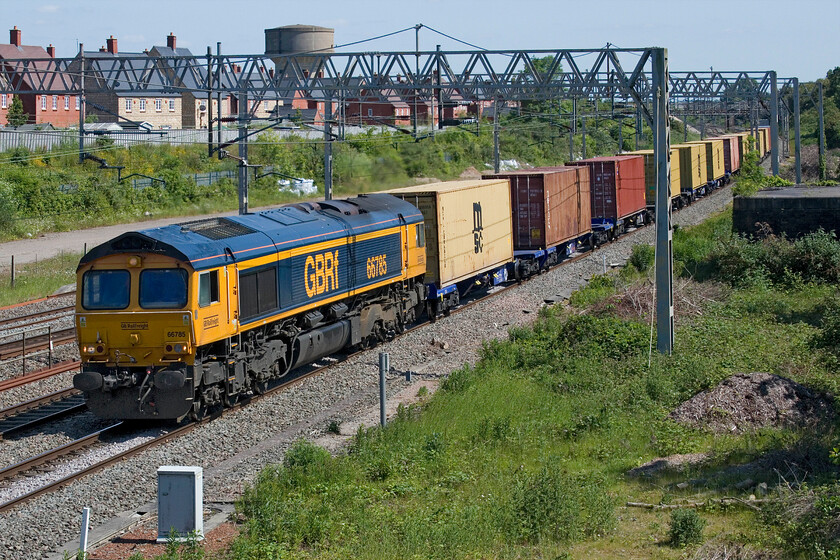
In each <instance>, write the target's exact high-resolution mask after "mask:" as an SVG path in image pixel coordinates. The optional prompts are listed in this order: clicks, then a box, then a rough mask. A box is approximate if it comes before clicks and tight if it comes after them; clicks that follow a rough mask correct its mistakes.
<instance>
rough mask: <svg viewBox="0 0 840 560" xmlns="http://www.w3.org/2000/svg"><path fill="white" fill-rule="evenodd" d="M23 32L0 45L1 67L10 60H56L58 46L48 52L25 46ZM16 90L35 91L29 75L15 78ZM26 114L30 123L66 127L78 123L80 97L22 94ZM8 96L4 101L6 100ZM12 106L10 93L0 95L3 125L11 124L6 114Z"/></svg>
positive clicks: (16, 31)
mask: <svg viewBox="0 0 840 560" xmlns="http://www.w3.org/2000/svg"><path fill="white" fill-rule="evenodd" d="M21 38H22V32H21V30H20V29H18V28H17V26H15V27H14V28H13V29H11V30H10V31H9V43H8V44H0V64H4V62H3V61H5V60H9V59H20V58H30V59H46V58H51V57H55V47H53V46H52V45H50V46H49V47H47V48H46V49H44V47H40V46H31V45H23V44H22V42H21ZM34 65H35V66H36V67H38V66H44V65H45V62H35V63H34ZM12 85H13V86H14V87H16V88H20V89H23V90H32V89H33V87H32V84H30V83H29V81H28V80H27V78H26V76H23V75H18V76H15V77H14V78H13V84H12ZM19 96H20V100H21V101H22V102H23V111H24V112H25V113H26V114H27V115H29V120H28V121H27V122H30V123H35V124H42V123H50V124H52V125H53V126H55V127H56V128H67V127H69V126H75V125H78V124H79V98H78V96H75V95H38V94H34V93H21V94H20V95H19ZM4 97H5V99H4ZM11 105H12V95H11V94H5V95H3V94H0V124H2V125H6V124H8V120H7V115H8V111H9V107H11Z"/></svg>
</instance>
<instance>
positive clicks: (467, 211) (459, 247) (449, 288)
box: [388, 179, 513, 320]
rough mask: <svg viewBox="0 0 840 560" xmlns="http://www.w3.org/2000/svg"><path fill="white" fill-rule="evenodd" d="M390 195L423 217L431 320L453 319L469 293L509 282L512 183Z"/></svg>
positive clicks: (422, 188) (455, 184)
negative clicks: (415, 208) (404, 202)
mask: <svg viewBox="0 0 840 560" xmlns="http://www.w3.org/2000/svg"><path fill="white" fill-rule="evenodd" d="M388 192H389V193H390V194H392V195H393V196H396V197H397V198H400V199H402V200H404V201H406V202H410V203H411V204H413V205H414V206H415V207H417V208H419V209H420V212H421V213H422V215H423V220H424V223H425V240H424V243H425V247H426V257H425V258H426V280H425V281H426V286H427V307H426V310H427V312H428V314H429V318H430V319H432V320H434V319H435V318H436V317H437V315H438V314H439V313H443V314H444V315H448V314H449V312H450V310H451V309H452V308H453V307H455V306H456V305H458V303H459V302H460V300H461V298H462V297H464V296H465V295H467V293H469V292H471V291H473V290H475V289H477V288H482V287H488V286H492V285H497V284H501V283H503V282H505V281H507V280H508V278H509V267H512V266H513V225H512V220H511V204H510V183H509V181H508V180H506V179H493V180H480V179H476V180H469V181H449V182H445V183H432V184H429V185H418V186H414V187H406V188H403V189H395V190H391V191H388Z"/></svg>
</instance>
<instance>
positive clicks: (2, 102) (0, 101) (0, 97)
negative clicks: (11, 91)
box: [0, 93, 6, 109]
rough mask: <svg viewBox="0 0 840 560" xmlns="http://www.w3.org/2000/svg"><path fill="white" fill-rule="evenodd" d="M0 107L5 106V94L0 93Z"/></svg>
mask: <svg viewBox="0 0 840 560" xmlns="http://www.w3.org/2000/svg"><path fill="white" fill-rule="evenodd" d="M0 108H3V109H5V108H6V94H5V93H4V94H3V95H0Z"/></svg>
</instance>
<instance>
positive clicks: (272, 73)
mask: <svg viewBox="0 0 840 560" xmlns="http://www.w3.org/2000/svg"><path fill="white" fill-rule="evenodd" d="M268 77H269V78H274V68H269V69H268Z"/></svg>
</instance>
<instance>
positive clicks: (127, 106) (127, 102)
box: [125, 99, 131, 113]
mask: <svg viewBox="0 0 840 560" xmlns="http://www.w3.org/2000/svg"><path fill="white" fill-rule="evenodd" d="M125 112H126V113H130V112H131V99H126V100H125Z"/></svg>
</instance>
